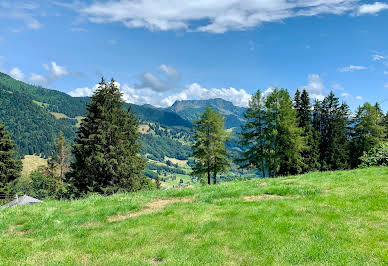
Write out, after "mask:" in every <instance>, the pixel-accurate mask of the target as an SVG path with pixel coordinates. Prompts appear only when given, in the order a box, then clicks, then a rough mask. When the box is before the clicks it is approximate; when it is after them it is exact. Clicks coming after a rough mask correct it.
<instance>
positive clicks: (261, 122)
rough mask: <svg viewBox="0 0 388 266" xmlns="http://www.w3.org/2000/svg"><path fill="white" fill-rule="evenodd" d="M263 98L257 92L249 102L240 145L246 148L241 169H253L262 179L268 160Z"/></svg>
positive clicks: (240, 161)
mask: <svg viewBox="0 0 388 266" xmlns="http://www.w3.org/2000/svg"><path fill="white" fill-rule="evenodd" d="M264 101H265V98H264V97H263V94H262V93H261V92H260V90H258V91H257V92H256V94H255V95H253V96H252V98H251V100H250V101H249V106H248V109H247V111H246V112H245V113H244V117H245V119H246V123H245V125H243V126H242V133H241V135H240V137H241V144H242V145H243V146H244V147H246V150H245V151H244V152H243V154H242V158H240V159H238V160H237V161H238V162H239V163H242V165H241V168H253V169H257V170H259V171H261V174H262V177H265V176H266V163H267V159H268V142H267V141H266V135H265V130H266V126H267V121H266V112H265V109H264Z"/></svg>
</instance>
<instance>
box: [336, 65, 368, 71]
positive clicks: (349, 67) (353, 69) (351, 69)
mask: <svg viewBox="0 0 388 266" xmlns="http://www.w3.org/2000/svg"><path fill="white" fill-rule="evenodd" d="M365 69H368V68H367V67H365V66H354V65H350V66H346V67H342V68H340V69H339V71H340V72H354V71H358V70H365Z"/></svg>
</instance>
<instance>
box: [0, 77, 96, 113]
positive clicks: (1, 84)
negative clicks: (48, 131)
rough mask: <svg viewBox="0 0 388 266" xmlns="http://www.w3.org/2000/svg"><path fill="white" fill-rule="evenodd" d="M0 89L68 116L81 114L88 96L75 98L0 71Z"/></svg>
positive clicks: (83, 111)
mask: <svg viewBox="0 0 388 266" xmlns="http://www.w3.org/2000/svg"><path fill="white" fill-rule="evenodd" d="M0 90H6V91H10V92H17V93H19V94H22V95H23V96H24V97H26V98H28V99H30V100H34V101H37V102H40V103H42V104H44V105H45V106H46V107H45V108H46V109H47V110H48V111H50V112H56V113H63V114H66V115H67V116H69V117H76V116H80V115H83V114H84V113H85V111H86V108H85V107H86V104H87V103H88V102H89V98H87V97H83V98H81V97H80V98H75V97H71V96H70V95H68V94H66V93H63V92H59V91H56V90H49V89H45V88H42V87H39V86H33V85H29V84H26V83H24V82H21V81H18V80H15V79H13V78H11V77H10V76H8V75H6V74H3V73H1V72H0Z"/></svg>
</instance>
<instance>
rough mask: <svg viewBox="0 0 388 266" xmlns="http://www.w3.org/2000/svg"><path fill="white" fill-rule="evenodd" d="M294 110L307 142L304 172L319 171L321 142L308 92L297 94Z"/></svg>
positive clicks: (303, 154)
mask: <svg viewBox="0 0 388 266" xmlns="http://www.w3.org/2000/svg"><path fill="white" fill-rule="evenodd" d="M294 108H295V109H296V111H297V117H298V122H299V124H298V126H299V127H300V128H301V129H302V137H304V139H305V141H306V148H305V150H304V151H303V152H302V157H303V166H302V168H303V172H308V171H313V170H319V169H320V167H321V165H320V163H319V140H318V138H317V135H318V133H317V132H316V131H315V130H314V129H313V114H312V111H311V104H310V97H309V95H308V93H307V91H306V90H303V91H302V94H300V92H299V90H297V91H296V93H295V99H294Z"/></svg>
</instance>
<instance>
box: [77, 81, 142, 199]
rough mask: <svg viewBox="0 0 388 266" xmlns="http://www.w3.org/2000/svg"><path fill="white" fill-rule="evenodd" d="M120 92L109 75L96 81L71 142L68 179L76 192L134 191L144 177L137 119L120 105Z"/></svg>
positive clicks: (137, 188)
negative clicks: (72, 155)
mask: <svg viewBox="0 0 388 266" xmlns="http://www.w3.org/2000/svg"><path fill="white" fill-rule="evenodd" d="M121 96H122V94H121V92H120V90H119V88H118V87H117V86H116V83H115V82H114V80H113V79H112V81H111V82H110V83H108V84H107V83H105V81H104V79H102V81H101V82H100V84H99V88H98V89H97V90H96V92H95V93H94V95H93V96H92V99H91V101H90V103H89V104H88V105H87V114H86V118H85V119H83V120H82V122H81V126H80V128H79V131H78V132H77V139H76V140H75V144H74V146H73V154H74V157H75V161H74V163H72V164H71V169H72V171H71V173H70V175H69V176H70V182H71V183H72V184H73V186H74V187H75V188H76V190H77V192H78V193H87V192H98V193H115V192H118V191H136V190H139V189H141V188H142V186H143V185H144V184H145V182H146V179H145V177H144V175H143V174H142V171H143V169H144V167H145V160H144V158H143V157H141V156H140V143H139V142H138V140H139V133H138V130H137V128H138V121H137V120H136V118H135V117H134V115H133V113H132V112H131V111H130V109H129V110H124V109H123V104H124V102H123V100H121Z"/></svg>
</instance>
